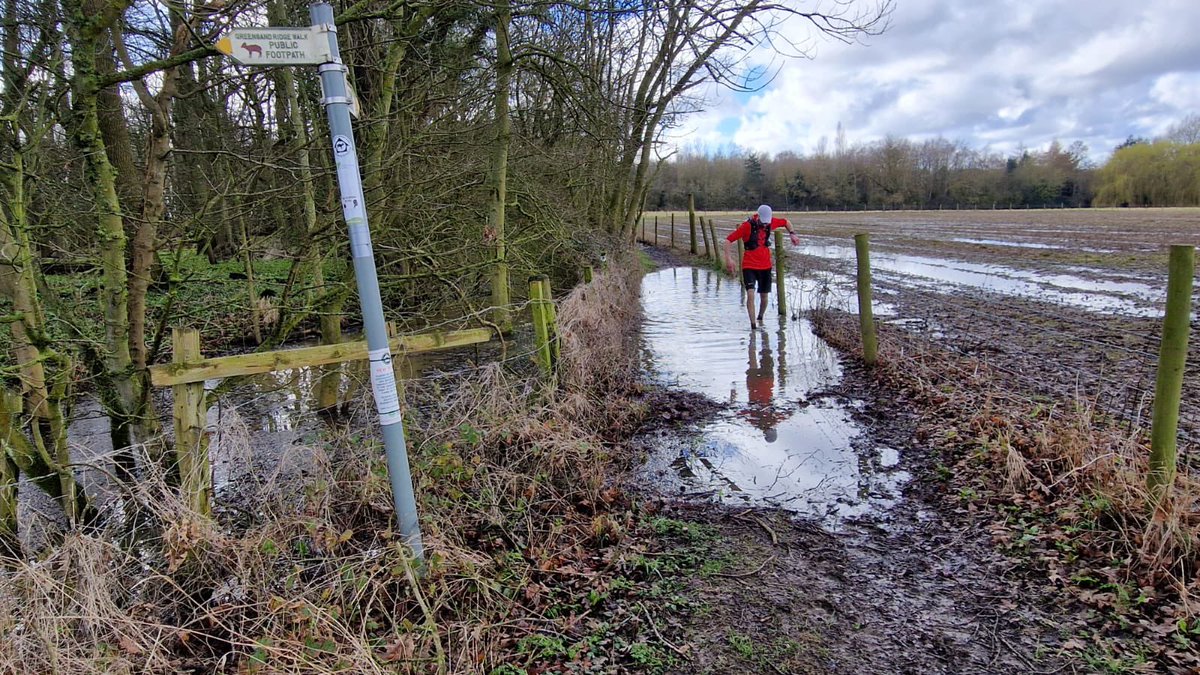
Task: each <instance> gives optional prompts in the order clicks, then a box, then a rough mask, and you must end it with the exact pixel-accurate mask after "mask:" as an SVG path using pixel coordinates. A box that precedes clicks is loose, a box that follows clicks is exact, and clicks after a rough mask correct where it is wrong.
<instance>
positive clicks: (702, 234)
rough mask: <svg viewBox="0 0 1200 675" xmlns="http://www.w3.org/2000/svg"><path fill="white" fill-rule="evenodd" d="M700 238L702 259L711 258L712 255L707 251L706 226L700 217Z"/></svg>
mask: <svg viewBox="0 0 1200 675" xmlns="http://www.w3.org/2000/svg"><path fill="white" fill-rule="evenodd" d="M699 220H700V237H701V238H702V239H704V257H705V258H711V257H712V253H710V252H709V250H708V226H706V225H705V224H704V218H703V217H700V218H699Z"/></svg>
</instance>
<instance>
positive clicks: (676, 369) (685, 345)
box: [642, 268, 907, 517]
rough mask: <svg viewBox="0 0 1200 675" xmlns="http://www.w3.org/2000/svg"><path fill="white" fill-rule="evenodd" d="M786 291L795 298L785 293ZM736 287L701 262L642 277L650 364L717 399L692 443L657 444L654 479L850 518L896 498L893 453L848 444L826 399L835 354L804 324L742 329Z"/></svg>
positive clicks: (853, 439)
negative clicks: (718, 408) (715, 415)
mask: <svg viewBox="0 0 1200 675" xmlns="http://www.w3.org/2000/svg"><path fill="white" fill-rule="evenodd" d="M793 297H794V296H793ZM741 298H742V295H741V292H740V288H739V286H738V284H737V283H735V282H733V281H731V280H730V279H729V278H728V277H724V276H723V275H721V274H719V273H717V272H713V271H710V270H700V269H695V268H675V269H668V270H663V271H660V272H656V273H653V274H649V275H647V276H646V277H645V278H644V280H643V282H642V303H643V306H644V307H645V310H646V315H647V319H646V322H645V326H644V329H643V334H644V336H645V339H646V346H647V352H648V354H647V356H648V360H649V362H650V369H651V370H652V371H653V372H655V373H656V374H657V375H658V376H660V377H663V378H665V379H667V380H669V381H671V382H673V383H675V384H676V385H678V386H681V387H683V388H685V389H688V390H690V391H695V392H699V393H702V394H705V395H707V396H709V397H711V398H714V399H718V400H724V401H728V402H729V403H730V404H731V409H730V411H729V412H728V413H726V414H723V415H722V416H720V418H719V419H717V420H715V421H714V422H712V423H711V424H709V425H708V426H707V427H705V428H704V429H703V430H702V433H701V435H700V437H699V438H698V439H693V440H685V441H682V442H676V441H678V439H675V440H672V441H671V442H668V443H667V444H666V445H667V447H668V448H670V450H668V451H666V452H664V453H663V454H670V455H671V456H669V457H659V458H656V460H655V461H652V464H659V465H669V467H668V468H664V467H663V466H657V467H655V470H658V471H660V472H661V473H669V474H670V475H668V476H665V479H666V480H665V482H667V483H678V484H679V485H680V486H681V487H684V488H686V489H692V490H701V491H707V490H712V491H714V492H715V494H717V496H718V497H719V498H721V499H723V500H726V501H731V502H734V503H742V502H744V503H749V504H770V505H777V506H781V507H784V508H787V509H790V510H794V511H797V512H801V513H805V514H810V515H818V516H840V517H845V516H853V515H858V514H861V513H864V512H865V511H867V510H868V509H869V508H872V507H879V506H886V505H887V504H889V503H891V502H892V501H893V500H894V499H895V495H896V494H897V492H898V491H897V488H898V485H899V484H900V483H901V482H903V481H904V480H905V479H906V478H907V475H906V474H904V473H903V472H901V471H891V472H888V471H886V470H884V469H886V467H887V465H888V460H889V458H888V457H887V456H886V452H883V451H884V450H887V451H890V452H891V453H892V457H891V458H890V459H891V460H892V461H891V463H890V465H891V466H895V463H896V461H898V457H897V456H896V455H895V451H894V450H890V449H882V448H880V449H875V448H867V449H866V450H865V451H864V452H861V453H860V452H859V451H857V450H856V449H855V447H854V446H855V445H856V444H858V445H862V443H860V441H861V438H860V433H859V429H858V427H857V426H856V425H855V424H854V422H853V421H852V420H851V418H850V413H849V411H848V410H847V409H845V408H843V407H842V406H841V405H840V404H838V403H834V402H832V401H831V400H829V399H827V398H820V399H819V400H817V401H815V402H810V401H809V398H810V397H812V396H813V395H814V393H815V392H818V391H820V390H822V389H825V388H828V387H829V386H830V385H833V384H835V383H836V382H837V381H838V380H839V379H840V378H841V368H840V366H839V365H838V362H837V358H836V355H835V354H834V352H833V351H832V349H831V348H830V347H829V346H828V345H826V344H825V343H824V342H823V341H821V340H820V339H819V338H817V337H816V336H815V335H813V333H812V330H811V327H810V326H809V324H808V322H807V321H804V320H801V321H787V322H784V324H783V325H780V320H779V318H778V315H777V314H775V311H776V310H775V309H774V308H773V307H772V308H770V309H768V316H769V318H768V319H767V320H766V321H765V322H764V323H765V324H766V326H767V328H765V329H762V330H759V331H753V332H751V331H750V330H749V329H748V319H747V317H746V313H745V306H744V305H743V304H742V302H741Z"/></svg>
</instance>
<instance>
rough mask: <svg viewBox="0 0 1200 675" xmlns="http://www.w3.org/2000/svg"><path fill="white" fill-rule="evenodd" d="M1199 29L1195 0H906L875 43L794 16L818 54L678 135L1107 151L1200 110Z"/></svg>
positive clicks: (783, 143) (716, 106)
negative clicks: (815, 31)
mask: <svg viewBox="0 0 1200 675" xmlns="http://www.w3.org/2000/svg"><path fill="white" fill-rule="evenodd" d="M1196 26H1200V2H1196V1H1195V0H1141V1H1140V2H1138V3H1128V2H1124V1H1121V0H1096V1H1094V2H1087V3H1085V2H1081V1H1080V0H1024V1H1019V0H996V1H990V2H986V3H983V2H981V3H969V4H968V3H965V2H963V1H962V0H957V1H954V0H898V3H897V6H896V8H895V12H894V14H893V16H892V22H891V27H890V28H889V30H888V31H887V32H885V33H884V34H883V35H880V36H877V37H873V38H870V39H869V40H868V44H867V45H865V46H864V45H857V44H855V45H844V44H841V43H838V42H834V41H831V40H828V39H825V40H822V39H819V38H817V39H813V35H812V31H811V28H810V27H808V26H807V25H806V24H804V23H803V22H798V21H789V22H788V23H787V24H786V25H785V26H784V27H783V28H782V30H783V31H785V34H786V36H787V37H788V38H789V39H790V40H791V41H793V42H804V41H805V40H809V42H808V44H810V46H812V47H813V49H812V52H813V54H814V58H813V59H812V60H805V59H788V60H785V61H784V62H782V69H781V72H780V73H779V75H778V77H776V78H775V80H774V81H773V82H772V83H771V84H770V85H769V86H768V87H767V88H766V89H765V90H764V91H763V92H761V93H760V94H759V95H757V97H755V98H754V99H753V101H752V103H753V105H751V106H747V105H746V104H744V103H739V102H738V101H737V100H736V98H735V97H734V96H733V95H731V94H729V93H728V92H713V93H715V94H717V95H718V98H717V100H715V101H711V102H710V109H709V110H708V111H707V112H705V113H700V114H697V115H695V116H693V117H691V118H689V119H688V120H686V121H685V123H684V126H683V127H681V128H680V129H678V130H676V133H675V134H673V135H672V136H673V138H674V139H675V142H678V143H681V144H685V143H692V142H701V143H707V144H719V143H730V142H732V143H736V144H738V145H741V146H744V147H746V148H748V149H750V150H755V151H759V152H770V153H775V152H780V151H783V150H795V151H802V152H810V151H812V150H813V149H814V148H815V147H816V146H817V144H818V142H819V140H820V139H821V137H826V138H829V139H832V138H833V136H834V133H835V130H836V128H837V125H838V123H839V122H841V123H842V124H843V125H844V127H845V129H846V134H847V138H848V140H850V141H851V142H870V141H874V140H878V139H880V138H883V137H884V136H886V135H889V134H891V135H895V136H907V137H912V138H927V137H931V136H938V135H940V136H944V137H946V138H950V139H955V140H963V141H965V142H967V143H968V144H970V145H971V146H973V147H977V148H984V147H986V148H989V149H992V150H995V151H1004V152H1009V151H1013V150H1015V149H1016V148H1017V147H1020V146H1022V145H1024V146H1028V147H1044V146H1045V145H1046V144H1047V143H1049V142H1050V141H1051V140H1053V139H1056V138H1057V139H1059V140H1061V141H1063V142H1064V143H1069V142H1072V141H1075V140H1082V141H1084V142H1085V143H1087V144H1088V145H1089V146H1090V147H1091V150H1092V155H1093V157H1096V158H1101V157H1104V156H1106V155H1107V154H1108V153H1109V152H1110V151H1111V150H1112V147H1113V146H1114V145H1115V144H1116V143H1119V142H1120V141H1122V140H1124V139H1125V138H1126V137H1128V136H1130V135H1136V136H1153V135H1155V134H1159V133H1161V132H1162V131H1163V130H1165V128H1166V127H1167V126H1169V125H1170V124H1172V123H1173V122H1176V121H1178V120H1179V119H1181V118H1182V117H1183V116H1184V115H1186V114H1189V113H1194V112H1196V111H1198V110H1200V40H1197V39H1196V38H1195V36H1194V34H1195V27H1196ZM772 57H773V55H772V54H770V53H767V52H765V51H764V52H763V53H760V54H756V55H754V62H755V63H759V64H767V63H770V62H771V60H772ZM776 62H778V59H776ZM731 118H732V119H737V120H738V121H739V124H738V125H736V131H732V130H731V129H730V127H732V126H734V125H732V124H731V123H730V122H729V121H728V120H730V119H731ZM723 121H724V122H725V123H724V125H722V122H723Z"/></svg>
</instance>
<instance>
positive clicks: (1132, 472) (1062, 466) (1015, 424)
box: [816, 311, 1200, 617]
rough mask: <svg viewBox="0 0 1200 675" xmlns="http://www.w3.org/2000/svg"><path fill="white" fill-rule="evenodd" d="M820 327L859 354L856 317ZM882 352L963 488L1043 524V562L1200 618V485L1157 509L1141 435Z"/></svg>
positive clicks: (1081, 406)
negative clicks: (1150, 593) (1097, 576)
mask: <svg viewBox="0 0 1200 675" xmlns="http://www.w3.org/2000/svg"><path fill="white" fill-rule="evenodd" d="M816 324H817V328H818V332H819V333H820V334H821V336H822V337H824V338H825V339H826V340H828V341H829V342H831V343H832V344H833V345H834V346H836V347H838V348H839V349H842V350H844V351H848V352H851V353H855V352H857V350H858V334H857V325H856V319H855V318H854V317H849V316H846V315H844V314H840V313H837V312H827V311H823V312H819V313H817V316H816ZM880 345H881V351H880V359H879V365H878V367H877V368H876V369H875V373H874V374H875V376H876V377H877V378H878V379H879V380H880V381H881V382H883V383H885V384H886V385H887V386H890V387H892V388H895V389H897V390H899V391H902V392H904V393H905V394H906V395H907V397H909V398H910V399H912V400H913V401H915V402H916V403H917V404H918V407H919V412H920V413H921V422H920V425H919V428H918V432H917V433H918V438H919V439H921V440H925V441H928V442H929V443H931V444H932V445H933V446H934V447H935V448H936V449H940V450H941V451H942V452H943V454H944V456H946V457H947V458H952V459H953V462H954V466H953V470H952V474H953V475H954V483H955V485H963V486H971V487H973V488H974V487H978V488H979V491H980V492H982V493H983V494H984V495H986V496H987V497H988V498H989V499H990V500H991V501H993V502H996V503H1001V504H1009V505H1012V506H1015V507H1017V510H1018V511H1019V512H1021V513H1024V514H1027V515H1028V516H1029V519H1033V520H1038V521H1039V522H1041V523H1043V525H1044V526H1045V527H1044V528H1043V529H1042V530H1041V534H1039V535H1038V541H1039V543H1040V544H1041V545H1042V546H1043V547H1044V548H1043V550H1042V552H1041V554H1040V558H1041V561H1042V562H1043V563H1045V564H1048V565H1050V566H1051V567H1052V568H1061V569H1068V568H1070V567H1071V565H1074V566H1076V567H1079V568H1087V569H1091V570H1097V569H1099V570H1102V571H1103V574H1104V575H1106V577H1107V578H1111V579H1112V580H1113V582H1114V583H1118V584H1125V585H1127V586H1129V587H1132V588H1134V589H1137V588H1155V589H1158V590H1157V591H1155V592H1156V593H1158V594H1159V595H1158V596H1157V597H1156V598H1155V601H1154V602H1153V603H1152V604H1153V606H1154V607H1155V608H1163V613H1164V614H1168V615H1170V616H1173V617H1190V616H1193V610H1192V607H1191V605H1190V602H1189V596H1190V594H1191V593H1192V592H1194V590H1195V589H1196V588H1197V586H1196V579H1195V575H1196V571H1197V563H1198V562H1200V558H1198V555H1197V554H1198V552H1200V521H1198V519H1197V518H1196V517H1195V516H1194V514H1195V513H1196V512H1197V511H1196V509H1197V505H1198V504H1200V483H1198V482H1197V480H1196V479H1195V477H1194V476H1191V475H1190V474H1188V473H1187V472H1185V471H1181V472H1180V475H1179V476H1178V478H1177V480H1176V482H1175V484H1174V486H1173V489H1172V491H1171V494H1170V497H1169V498H1168V499H1167V500H1165V501H1164V502H1163V504H1162V505H1161V507H1160V508H1159V509H1158V510H1157V511H1156V510H1153V509H1151V508H1150V507H1149V506H1148V504H1149V499H1148V495H1147V492H1146V488H1145V477H1146V472H1147V469H1148V457H1149V447H1148V439H1147V438H1146V434H1145V433H1144V432H1143V431H1142V430H1141V429H1139V428H1135V429H1133V430H1130V429H1129V427H1128V426H1127V425H1123V424H1120V423H1118V422H1117V421H1115V420H1111V419H1108V418H1106V417H1104V416H1101V415H1099V414H1097V411H1096V408H1095V406H1094V405H1093V404H1092V402H1090V401H1087V400H1060V401H1047V400H1046V399H1045V398H1040V397H1035V396H1033V395H1032V394H1030V393H1028V392H1024V391H1020V390H1017V389H1015V388H1014V387H1013V385H1012V382H1011V380H1009V379H1005V378H1002V377H999V376H998V375H997V374H996V373H994V372H992V371H991V370H990V369H989V368H988V367H987V366H986V365H985V364H983V363H982V362H980V361H978V360H976V359H973V358H971V357H967V356H962V355H958V354H951V353H949V352H948V351H946V350H944V349H941V348H939V347H938V346H937V345H936V344H935V343H933V342H931V341H929V340H927V339H924V338H922V337H921V336H919V335H916V334H913V333H909V332H906V331H904V330H903V329H901V328H897V327H893V326H886V325H884V326H881V332H880ZM1060 549H1061V550H1060ZM1062 550H1066V551H1070V554H1069V555H1065V554H1063V553H1062V552H1061V551H1062ZM1062 576H1064V577H1065V576H1069V574H1063V575H1062ZM1146 610H1147V611H1149V610H1150V608H1149V607H1147V608H1146Z"/></svg>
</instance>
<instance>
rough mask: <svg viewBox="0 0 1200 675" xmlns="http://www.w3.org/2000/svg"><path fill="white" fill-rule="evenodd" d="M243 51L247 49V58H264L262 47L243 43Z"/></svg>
mask: <svg viewBox="0 0 1200 675" xmlns="http://www.w3.org/2000/svg"><path fill="white" fill-rule="evenodd" d="M242 49H245V50H246V56H247V57H250V56H262V47H261V46H259V45H248V44H246V43H245V42H243V43H242Z"/></svg>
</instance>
